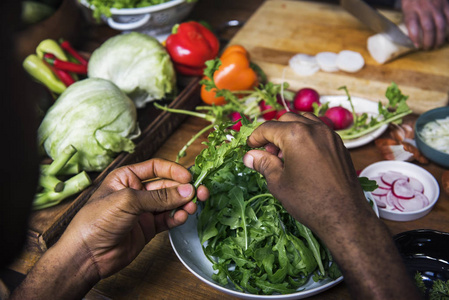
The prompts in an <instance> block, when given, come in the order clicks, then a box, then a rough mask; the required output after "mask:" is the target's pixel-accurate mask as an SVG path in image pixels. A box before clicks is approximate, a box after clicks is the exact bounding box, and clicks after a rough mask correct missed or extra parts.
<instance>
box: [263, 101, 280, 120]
mask: <svg viewBox="0 0 449 300" xmlns="http://www.w3.org/2000/svg"><path fill="white" fill-rule="evenodd" d="M259 108H260V111H261V112H262V117H263V118H264V119H265V120H266V121H269V120H272V119H274V118H275V117H276V113H277V111H276V109H275V108H274V107H273V106H271V105H269V104H267V103H266V102H265V100H262V101H261V102H260V104H259Z"/></svg>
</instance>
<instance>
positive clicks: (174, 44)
mask: <svg viewBox="0 0 449 300" xmlns="http://www.w3.org/2000/svg"><path fill="white" fill-rule="evenodd" d="M165 47H166V49H167V52H168V54H169V55H170V57H171V59H172V61H173V63H174V66H175V69H176V71H177V72H178V73H180V74H183V75H194V76H200V75H203V70H204V68H205V67H206V66H205V62H206V61H208V60H210V59H214V58H215V57H217V55H218V51H219V49H220V42H219V41H218V38H217V37H216V36H215V35H214V34H213V33H212V31H210V30H209V29H207V28H206V27H205V26H203V25H202V24H200V23H198V22H194V21H190V22H185V23H181V24H179V25H176V26H175V27H173V32H172V34H170V35H169V36H168V38H167V40H166V42H165Z"/></svg>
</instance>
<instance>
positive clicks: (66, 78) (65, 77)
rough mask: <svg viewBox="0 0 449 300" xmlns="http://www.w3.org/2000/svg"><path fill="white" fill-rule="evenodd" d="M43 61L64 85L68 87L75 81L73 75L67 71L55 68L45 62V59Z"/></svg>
mask: <svg viewBox="0 0 449 300" xmlns="http://www.w3.org/2000/svg"><path fill="white" fill-rule="evenodd" d="M44 63H45V65H47V66H48V67H49V68H50V69H51V70H52V72H53V73H54V74H55V75H56V77H58V78H59V80H61V81H62V83H63V84H64V85H65V86H67V87H68V86H70V85H71V84H73V83H74V82H75V79H73V77H72V76H71V75H70V74H69V72H67V71H64V70H61V69H57V68H55V67H54V66H52V65H50V64H49V63H47V62H46V61H45V60H44Z"/></svg>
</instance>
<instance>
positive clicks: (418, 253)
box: [394, 229, 449, 289]
mask: <svg viewBox="0 0 449 300" xmlns="http://www.w3.org/2000/svg"><path fill="white" fill-rule="evenodd" d="M394 241H395V243H396V247H397V248H398V250H399V253H400V254H401V256H402V259H403V260H404V263H405V266H406V268H407V271H408V273H409V274H410V276H411V277H412V278H414V277H415V275H416V273H417V272H419V273H421V275H422V278H423V281H424V284H425V286H426V288H427V289H429V288H430V287H432V285H433V282H434V281H435V280H438V279H440V280H443V281H447V280H449V233H447V232H441V231H436V230H430V229H418V230H412V231H406V232H403V233H399V234H397V235H395V236H394Z"/></svg>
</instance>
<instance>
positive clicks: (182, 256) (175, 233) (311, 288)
mask: <svg viewBox="0 0 449 300" xmlns="http://www.w3.org/2000/svg"><path fill="white" fill-rule="evenodd" d="M365 197H366V199H367V201H369V202H373V200H372V199H371V198H372V197H371V194H370V193H369V192H365ZM200 211H201V208H200V207H198V210H197V212H196V213H195V214H194V215H192V216H190V217H189V218H188V219H187V222H186V223H185V224H183V225H182V226H179V227H176V228H173V229H171V230H170V232H169V238H170V243H171V245H172V248H173V251H175V253H176V256H178V258H179V260H180V261H181V262H182V264H183V265H184V266H185V267H186V268H187V269H188V270H189V271H190V272H191V273H193V275H195V276H196V277H197V278H199V279H200V280H201V281H203V282H204V283H206V284H208V285H210V286H212V287H213V288H216V289H217V290H220V291H222V292H223V293H226V294H229V295H232V296H235V297H239V298H242V299H252V300H255V299H303V298H307V297H310V296H313V295H316V294H319V293H321V292H324V291H325V290H327V289H329V288H331V287H333V286H335V285H337V284H338V283H340V282H341V281H343V277H342V276H341V277H339V278H337V279H336V280H331V279H325V280H321V281H319V282H314V281H313V280H312V279H310V280H309V281H308V282H307V283H306V284H305V285H303V286H302V287H300V288H299V289H298V290H300V291H298V292H295V293H292V294H287V295H254V294H247V293H243V292H240V291H238V290H237V289H236V288H235V287H234V285H233V284H231V283H229V284H228V285H226V286H221V285H219V284H218V283H217V282H215V281H214V280H213V279H212V274H213V273H216V271H214V269H213V268H212V263H211V262H210V261H209V260H208V259H207V257H206V255H204V252H203V248H202V246H201V244H200V239H199V237H198V230H197V224H198V215H199V213H200ZM373 211H374V213H375V214H376V216H377V217H379V210H378V208H377V206H376V204H374V203H373Z"/></svg>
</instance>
